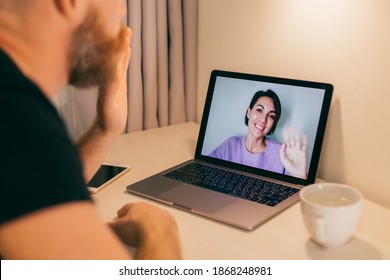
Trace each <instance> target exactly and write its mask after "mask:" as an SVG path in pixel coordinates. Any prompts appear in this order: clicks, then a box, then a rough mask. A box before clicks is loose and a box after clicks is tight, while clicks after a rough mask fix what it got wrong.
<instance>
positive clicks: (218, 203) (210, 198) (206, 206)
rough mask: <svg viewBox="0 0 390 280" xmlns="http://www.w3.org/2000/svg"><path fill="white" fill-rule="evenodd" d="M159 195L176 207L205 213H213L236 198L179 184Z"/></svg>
mask: <svg viewBox="0 0 390 280" xmlns="http://www.w3.org/2000/svg"><path fill="white" fill-rule="evenodd" d="M159 197H160V198H162V199H164V200H168V201H170V202H172V203H173V204H175V205H176V206H178V207H181V208H185V209H188V210H196V211H200V212H205V213H214V212H216V211H218V210H220V209H222V208H224V207H226V206H227V205H229V204H231V203H233V202H235V201H236V200H238V198H237V197H233V196H230V195H226V194H223V193H218V192H215V191H211V190H208V189H204V188H201V187H195V186H191V185H181V186H180V187H176V188H173V189H171V190H169V191H166V192H164V193H162V194H160V195H159Z"/></svg>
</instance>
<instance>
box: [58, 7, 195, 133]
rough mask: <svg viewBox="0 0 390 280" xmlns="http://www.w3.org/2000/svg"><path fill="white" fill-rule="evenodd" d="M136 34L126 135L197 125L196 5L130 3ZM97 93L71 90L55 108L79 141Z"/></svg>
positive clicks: (130, 18) (93, 111)
mask: <svg viewBox="0 0 390 280" xmlns="http://www.w3.org/2000/svg"><path fill="white" fill-rule="evenodd" d="M126 3H127V8H128V11H127V12H128V13H127V19H126V21H127V23H128V25H129V26H130V28H131V29H132V41H131V49H132V53H131V60H130V65H129V71H128V83H129V84H128V108H129V115H128V122H127V129H126V132H132V131H139V130H144V129H150V128H155V127H159V126H166V125H171V124H176V123H181V122H187V121H196V112H197V108H196V106H197V104H196V100H197V98H196V84H197V8H198V7H197V6H198V1H197V0H126ZM96 100H97V89H96V88H92V89H85V90H80V89H77V88H73V87H67V88H66V89H64V91H63V92H62V93H61V94H59V96H58V97H57V99H56V100H55V102H54V103H55V104H56V105H57V107H58V108H59V111H60V114H61V116H62V117H63V118H64V120H65V122H66V124H67V126H68V129H69V132H70V134H71V136H72V137H73V138H74V139H77V138H79V137H80V136H81V135H82V134H83V133H85V132H86V130H88V128H89V127H90V125H91V124H92V122H93V120H94V118H95V117H96Z"/></svg>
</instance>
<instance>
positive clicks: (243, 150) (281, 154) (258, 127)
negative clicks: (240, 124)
mask: <svg viewBox="0 0 390 280" xmlns="http://www.w3.org/2000/svg"><path fill="white" fill-rule="evenodd" d="M281 113H282V107H281V104H280V100H279V97H278V96H277V95H276V93H275V92H273V91H272V90H267V91H261V90H260V91H258V92H256V93H255V94H254V96H253V97H252V100H251V102H250V104H249V107H248V109H247V111H246V114H245V125H246V126H248V131H247V134H246V136H232V137H230V138H228V139H227V140H225V141H224V142H223V143H222V144H221V145H219V146H218V147H217V148H216V149H215V150H213V151H212V152H211V153H210V154H209V156H211V157H214V158H218V159H223V160H228V161H232V162H236V163H240V164H243V165H247V166H253V167H257V168H261V169H265V170H269V171H273V172H277V173H282V174H288V175H290V176H294V177H299V178H303V179H306V178H307V173H306V148H307V136H306V135H303V137H301V136H300V135H299V133H298V130H297V129H294V128H288V129H286V130H285V131H284V143H283V144H281V143H279V142H277V141H275V140H272V139H270V138H268V137H267V135H272V134H273V132H274V131H275V129H276V126H277V124H278V121H279V120H280V116H281Z"/></svg>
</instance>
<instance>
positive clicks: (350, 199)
mask: <svg viewBox="0 0 390 280" xmlns="http://www.w3.org/2000/svg"><path fill="white" fill-rule="evenodd" d="M299 195H300V199H301V211H302V216H303V220H304V223H305V225H306V228H307V230H308V231H309V233H310V235H311V238H312V239H313V240H314V241H315V242H316V243H318V244H320V245H322V246H324V247H339V246H341V245H343V244H345V243H346V242H347V241H348V240H349V239H350V238H351V236H352V234H353V232H354V231H355V229H356V227H357V224H358V222H359V219H360V213H361V208H362V204H363V196H362V194H361V193H360V192H359V191H357V190H356V189H354V188H352V187H350V186H347V185H343V184H338V183H319V184H312V185H309V186H306V187H304V188H303V189H302V190H301V191H300V193H299Z"/></svg>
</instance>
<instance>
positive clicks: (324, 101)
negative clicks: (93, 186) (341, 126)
mask: <svg viewBox="0 0 390 280" xmlns="http://www.w3.org/2000/svg"><path fill="white" fill-rule="evenodd" d="M258 92H261V93H260V95H258V96H263V95H262V94H263V93H264V92H268V95H269V94H270V92H271V93H272V94H273V95H272V96H273V97H272V98H273V99H271V97H270V96H268V99H267V98H266V99H264V98H263V99H258V100H259V101H260V100H262V101H264V100H268V102H269V101H270V100H272V103H273V104H274V106H273V107H272V104H271V105H270V104H268V103H267V104H265V105H264V104H263V105H264V107H261V106H263V105H262V104H260V105H259V104H257V103H256V104H255V105H254V106H253V108H252V110H250V111H248V108H250V103H251V101H252V99H256V97H255V94H256V93H258ZM332 92H333V86H332V85H331V84H328V83H322V82H312V81H303V80H296V79H289V78H279V77H269V76H264V75H257V74H248V73H237V72H230V71H221V70H214V71H212V72H211V76H210V81H209V86H208V91H207V96H206V100H205V105H204V111H203V116H202V121H201V125H200V130H199V135H198V140H197V145H196V150H195V156H194V158H193V159H192V160H190V161H187V162H184V163H182V164H179V165H177V166H174V167H172V168H170V169H168V170H165V171H162V172H160V173H158V174H155V175H153V176H151V177H148V178H146V179H143V180H141V181H139V182H136V183H134V184H131V185H129V186H127V188H126V189H127V192H129V193H131V194H135V195H138V196H142V197H145V198H148V199H152V200H155V201H158V202H161V203H164V204H168V205H171V206H173V207H176V208H179V209H182V210H184V211H188V212H191V213H194V214H198V215H201V216H203V217H207V218H210V219H212V220H215V221H219V222H221V223H225V224H228V225H231V226H234V227H237V228H240V229H244V230H248V231H249V230H253V229H255V228H256V227H257V226H259V225H261V224H262V223H264V222H265V221H267V220H269V219H270V218H272V217H274V216H275V215H277V214H278V213H280V212H281V211H283V210H284V209H286V208H287V207H289V206H291V205H292V204H294V203H295V202H297V201H298V200H299V190H300V189H302V188H303V187H304V186H306V185H308V184H312V183H314V181H315V178H316V174H317V168H318V163H319V159H320V153H321V148H322V143H323V137H324V133H325V126H326V122H327V117H328V113H329V108H330V103H331V98H332ZM275 95H276V96H277V97H275ZM275 98H276V99H278V100H279V104H280V106H277V105H276V103H277V102H278V101H277V100H275ZM255 101H256V100H255ZM260 103H261V102H260ZM258 108H261V109H262V110H259V109H258ZM260 111H261V112H262V113H263V115H264V114H265V115H266V116H267V118H264V119H267V123H270V124H272V125H274V124H275V121H276V120H277V124H276V127H274V131H273V133H272V134H269V133H268V132H269V131H268V130H267V128H266V125H265V123H266V122H265V121H264V120H263V121H258V119H259V118H261V117H258V118H256V117H253V116H252V115H249V112H251V113H259V112H260ZM276 114H279V115H278V116H276V117H275V115H276ZM271 115H272V116H273V117H272V116H271ZM247 117H248V119H247ZM272 121H273V122H272ZM252 122H253V123H255V122H256V125H253V124H252ZM246 123H247V124H248V125H247V124H246ZM272 127H273V126H272ZM291 128H293V129H291ZM291 131H293V135H294V136H296V137H297V138H294V139H296V140H297V141H296V143H294V144H292V145H291V147H292V146H293V145H296V147H298V149H300V150H301V151H302V150H303V151H304V150H305V152H304V153H303V156H302V154H301V157H300V159H306V168H302V167H301V168H300V169H299V170H300V171H301V172H300V173H299V175H297V174H298V173H297V172H296V171H297V169H295V171H294V170H292V169H291V168H290V169H289V168H287V167H285V165H283V164H281V162H282V160H281V156H280V152H279V151H280V147H281V145H282V143H284V139H285V138H284V137H285V135H291V133H290V134H288V132H291ZM262 132H263V133H265V132H267V133H268V135H265V136H263V137H266V140H265V147H262V149H263V150H262V151H260V152H256V151H252V152H251V151H249V150H248V149H247V147H246V140H247V139H249V138H251V139H253V136H254V135H255V136H259V137H260V136H261V135H257V134H256V133H260V134H261V133H262ZM286 132H287V134H286ZM304 135H306V137H305V136H304ZM303 139H305V141H304V140H303ZM304 143H305V144H304ZM290 151H291V150H290ZM283 155H287V154H286V150H284V154H283ZM247 156H248V157H247ZM288 156H289V158H291V156H290V154H289V155H288ZM294 162H296V161H294ZM302 171H304V172H302Z"/></svg>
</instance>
